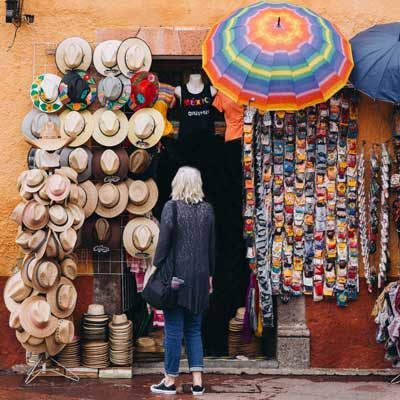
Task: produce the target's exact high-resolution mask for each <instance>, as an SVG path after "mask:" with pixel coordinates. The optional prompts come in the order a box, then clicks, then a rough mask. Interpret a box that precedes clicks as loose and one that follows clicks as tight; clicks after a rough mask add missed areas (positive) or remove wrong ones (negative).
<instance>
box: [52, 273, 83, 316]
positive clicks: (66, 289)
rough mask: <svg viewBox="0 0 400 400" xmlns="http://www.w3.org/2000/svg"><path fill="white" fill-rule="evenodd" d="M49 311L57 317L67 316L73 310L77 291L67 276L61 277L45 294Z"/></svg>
mask: <svg viewBox="0 0 400 400" xmlns="http://www.w3.org/2000/svg"><path fill="white" fill-rule="evenodd" d="M46 299H47V302H48V303H49V305H50V309H51V312H52V313H53V314H54V315H55V316H56V317H58V318H67V317H69V316H70V315H71V314H72V313H73V312H74V310H75V306H76V302H77V299H78V293H77V291H76V289H75V286H74V284H73V283H72V281H70V280H69V279H68V278H65V277H61V279H60V282H59V283H58V284H57V285H56V286H54V287H53V288H52V289H51V290H50V291H48V292H47V295H46Z"/></svg>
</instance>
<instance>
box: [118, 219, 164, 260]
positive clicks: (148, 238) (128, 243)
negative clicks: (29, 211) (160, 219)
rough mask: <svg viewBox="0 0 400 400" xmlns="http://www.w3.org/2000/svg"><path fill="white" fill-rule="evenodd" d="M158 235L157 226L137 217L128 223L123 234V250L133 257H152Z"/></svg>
mask: <svg viewBox="0 0 400 400" xmlns="http://www.w3.org/2000/svg"><path fill="white" fill-rule="evenodd" d="M158 235H159V228H158V226H157V224H156V223H155V222H154V221H152V220H151V219H148V218H144V217H138V218H134V219H132V220H131V221H129V222H128V224H127V225H126V227H125V229H124V233H123V244H124V247H125V250H126V251H127V252H128V253H129V254H130V255H131V256H133V257H138V258H148V257H151V256H153V255H154V252H155V250H156V246H157V241H158Z"/></svg>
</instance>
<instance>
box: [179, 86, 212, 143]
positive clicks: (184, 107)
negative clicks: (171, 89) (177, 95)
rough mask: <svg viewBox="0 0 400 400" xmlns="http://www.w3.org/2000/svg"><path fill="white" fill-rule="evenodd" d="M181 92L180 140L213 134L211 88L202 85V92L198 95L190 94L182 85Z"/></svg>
mask: <svg viewBox="0 0 400 400" xmlns="http://www.w3.org/2000/svg"><path fill="white" fill-rule="evenodd" d="M181 90H182V92H181V107H180V114H181V115H180V121H179V136H180V139H184V137H187V136H192V135H198V134H202V135H204V134H209V133H213V131H214V129H213V128H214V126H213V125H214V123H213V119H212V116H211V104H212V96H211V86H210V85H204V88H203V90H202V91H201V92H200V93H198V94H192V93H190V92H189V91H188V89H187V86H186V85H182V86H181Z"/></svg>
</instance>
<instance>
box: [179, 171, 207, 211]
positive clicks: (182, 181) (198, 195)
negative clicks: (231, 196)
mask: <svg viewBox="0 0 400 400" xmlns="http://www.w3.org/2000/svg"><path fill="white" fill-rule="evenodd" d="M171 197H172V200H182V201H184V202H185V203H188V204H197V203H200V202H201V201H203V199H204V192H203V181H202V179H201V174H200V171H199V170H198V169H196V168H192V167H181V168H179V169H178V172H177V173H176V175H175V178H174V180H173V181H172V194H171Z"/></svg>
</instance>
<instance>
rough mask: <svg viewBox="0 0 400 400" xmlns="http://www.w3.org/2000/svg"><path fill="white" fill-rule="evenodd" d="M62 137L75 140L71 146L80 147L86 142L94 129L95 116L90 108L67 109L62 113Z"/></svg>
mask: <svg viewBox="0 0 400 400" xmlns="http://www.w3.org/2000/svg"><path fill="white" fill-rule="evenodd" d="M60 120H61V129H60V133H61V137H63V138H66V139H69V138H71V137H72V138H74V140H73V141H72V142H71V143H69V146H70V147H79V146H82V145H83V144H85V143H86V142H87V141H88V140H89V139H90V138H91V137H92V133H93V129H94V118H93V115H92V113H91V112H90V111H89V110H83V111H80V112H78V111H71V110H65V111H63V112H62V113H61V114H60Z"/></svg>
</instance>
